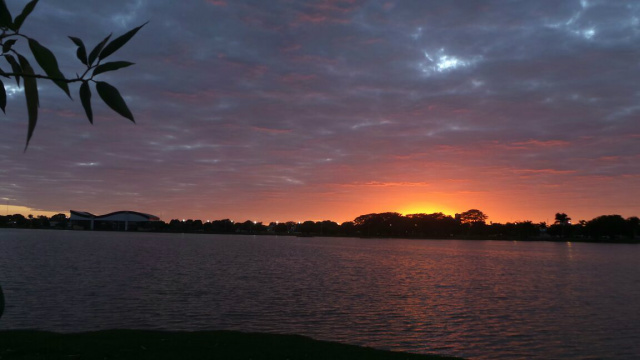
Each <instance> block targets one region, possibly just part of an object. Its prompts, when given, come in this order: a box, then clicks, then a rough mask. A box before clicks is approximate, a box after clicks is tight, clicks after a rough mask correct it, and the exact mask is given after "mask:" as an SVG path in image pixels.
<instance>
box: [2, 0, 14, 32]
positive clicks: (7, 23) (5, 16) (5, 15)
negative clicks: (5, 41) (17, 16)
mask: <svg viewBox="0 0 640 360" xmlns="http://www.w3.org/2000/svg"><path fill="white" fill-rule="evenodd" d="M12 26H13V20H12V19H11V13H10V12H9V9H7V4H5V3H4V0H0V27H3V28H11V27H12Z"/></svg>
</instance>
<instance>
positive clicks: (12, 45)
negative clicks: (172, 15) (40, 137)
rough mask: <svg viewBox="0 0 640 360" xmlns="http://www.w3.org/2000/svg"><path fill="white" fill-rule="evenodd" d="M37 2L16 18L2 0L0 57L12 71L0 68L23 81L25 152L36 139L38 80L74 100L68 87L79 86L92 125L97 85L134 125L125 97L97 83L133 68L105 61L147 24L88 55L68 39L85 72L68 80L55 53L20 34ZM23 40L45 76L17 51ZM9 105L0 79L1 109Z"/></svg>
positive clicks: (1, 72) (78, 43)
mask: <svg viewBox="0 0 640 360" xmlns="http://www.w3.org/2000/svg"><path fill="white" fill-rule="evenodd" d="M37 3H38V0H32V1H30V2H28V3H27V5H25V7H24V9H23V10H22V12H21V13H20V15H18V16H16V17H15V18H13V17H12V15H11V13H10V12H9V9H8V8H7V5H6V3H5V1H4V0H0V31H1V33H0V47H1V51H2V52H1V53H0V57H2V58H3V59H4V60H5V61H6V62H7V65H8V66H9V67H10V68H11V70H10V71H5V70H4V69H2V67H0V76H1V77H4V78H7V79H10V78H15V81H16V83H17V85H18V86H20V82H21V81H22V86H23V87H24V93H25V96H26V101H27V114H28V118H29V125H28V132H27V141H26V144H25V151H26V149H27V147H28V146H29V141H30V140H31V137H32V136H33V132H34V130H35V128H36V124H37V122H38V107H39V106H40V104H39V95H38V84H37V80H38V79H45V80H50V81H52V82H53V83H54V84H55V85H56V86H58V87H59V88H60V89H61V90H62V91H63V92H64V93H65V94H66V95H67V96H68V97H69V98H71V90H70V89H69V84H72V83H80V88H79V96H80V102H81V104H82V107H83V109H84V112H85V114H86V116H87V118H88V119H89V122H91V123H92V124H93V109H92V106H91V87H90V84H94V86H95V90H96V92H97V93H98V96H99V97H100V98H101V99H102V101H104V103H105V104H106V105H107V106H109V107H110V108H111V109H112V110H113V111H115V112H116V113H118V114H120V115H121V116H123V117H125V118H127V119H129V120H131V121H132V122H134V123H135V120H134V118H133V114H132V113H131V111H130V110H129V107H128V106H127V104H126V102H125V101H124V99H123V98H122V95H120V92H119V91H118V90H117V89H116V88H115V87H113V86H112V85H110V84H108V83H106V82H104V81H98V80H96V79H95V77H96V76H97V75H99V74H103V73H105V72H110V71H115V70H119V69H122V68H125V67H128V66H131V65H133V63H131V62H127V61H111V62H105V59H106V58H107V57H109V56H110V55H112V54H113V53H115V52H116V51H118V50H119V49H120V48H121V47H122V46H124V45H125V44H126V43H127V42H128V41H129V40H131V38H132V37H133V36H134V35H135V34H136V33H137V32H138V30H140V29H141V28H142V27H143V26H144V25H146V23H145V24H142V25H140V26H138V27H136V28H133V29H131V30H129V31H128V32H126V33H125V34H124V35H121V36H119V37H117V38H115V39H113V40H111V41H109V40H110V39H111V34H110V35H108V36H107V37H106V38H104V39H103V40H102V41H100V42H99V43H98V44H97V45H96V46H94V47H93V48H92V50H91V51H90V52H89V53H88V54H87V48H86V47H85V44H84V42H83V41H82V40H81V39H80V38H78V37H73V36H69V39H70V40H71V41H72V42H73V43H74V44H75V45H76V46H77V50H76V57H77V58H78V60H79V61H80V62H81V63H82V64H83V65H84V66H85V69H84V71H83V72H82V74H81V75H78V74H76V77H72V78H67V77H66V76H65V75H64V74H62V72H61V71H60V68H59V67H58V61H57V59H56V56H55V55H54V54H53V52H51V51H50V50H49V49H47V48H46V47H45V46H44V45H42V44H41V43H40V42H39V41H37V40H36V39H33V38H31V37H29V36H27V35H25V34H22V33H21V32H20V29H21V27H22V25H23V24H24V21H25V20H26V19H27V17H28V16H29V14H31V12H32V11H33V9H34V8H35V6H36V5H37ZM22 40H24V41H26V43H27V45H28V47H29V50H30V51H31V54H32V56H33V59H35V62H36V63H37V64H38V65H39V66H40V68H41V69H42V70H43V71H44V74H39V73H37V72H36V71H35V70H34V68H33V66H32V65H31V64H32V63H31V61H29V59H27V57H25V55H24V54H23V53H22V52H20V51H19V50H18V48H17V46H16V45H17V44H18V43H19V42H20V41H22ZM6 105H7V94H6V91H5V88H4V82H3V81H2V80H0V109H2V111H3V112H5V113H6Z"/></svg>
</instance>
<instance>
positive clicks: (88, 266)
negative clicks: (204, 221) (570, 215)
mask: <svg viewBox="0 0 640 360" xmlns="http://www.w3.org/2000/svg"><path fill="white" fill-rule="evenodd" d="M0 284H1V285H2V287H3V288H4V291H5V297H6V302H7V305H6V309H5V314H4V316H3V318H2V319H0V330H7V329H41V330H51V331H58V332H78V331H90V330H100V329H111V328H132V329H133V328H135V329H165V330H218V329H227V330H241V331H251V332H254V331H257V332H273V333H290V334H300V335H306V336H310V337H313V338H315V339H320V340H332V341H340V342H344V343H349V344H355V345H366V346H372V347H376V348H381V349H390V350H398V351H408V352H415V353H436V354H446V355H453V356H460V357H466V358H471V359H515V358H527V359H548V358H552V359H598V358H605V359H637V358H640V246H638V245H627V244H587V243H551V242H510V241H461V240H460V241H458V240H397V239H352V238H319V237H317V238H296V237H277V236H244V235H238V236H226V235H193V234H156V233H116V232H83V231H46V230H13V229H0Z"/></svg>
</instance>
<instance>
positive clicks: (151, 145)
mask: <svg viewBox="0 0 640 360" xmlns="http://www.w3.org/2000/svg"><path fill="white" fill-rule="evenodd" d="M9 5H10V6H14V5H12V4H9ZM12 11H14V13H15V12H17V11H19V9H17V10H16V9H13V8H12ZM32 16H33V19H31V20H32V21H27V23H26V24H25V28H24V33H26V34H33V36H34V37H36V38H38V39H42V42H43V44H45V45H46V46H47V47H49V48H50V49H52V50H53V51H54V52H55V53H56V54H60V55H59V56H58V61H59V63H60V64H61V68H62V70H63V72H64V73H65V74H67V75H69V76H70V75H71V74H75V73H76V72H81V71H82V69H83V68H82V66H81V64H79V62H78V61H77V59H76V58H75V47H74V45H73V44H72V43H71V42H70V41H69V39H68V38H66V36H67V35H76V36H80V37H81V38H82V39H83V40H84V41H85V43H86V44H87V46H88V47H92V46H94V45H95V44H96V43H97V42H99V41H100V40H101V39H103V38H104V37H105V36H106V35H108V34H109V33H110V32H114V36H115V35H117V34H121V33H123V32H124V31H126V30H128V29H129V28H131V27H133V26H137V25H138V24H142V23H144V22H145V21H147V20H150V22H149V24H148V25H147V26H145V28H143V29H142V30H141V31H140V32H139V33H138V35H136V37H134V38H133V39H132V40H131V41H130V43H129V44H127V45H126V46H125V47H123V48H122V50H121V52H118V53H117V54H115V55H113V57H114V60H129V61H133V62H135V63H136V65H135V66H132V67H130V68H127V69H123V70H122V71H118V72H114V73H112V74H104V76H105V77H104V79H105V80H106V81H109V82H110V83H112V84H113V85H114V86H116V87H117V88H118V89H119V90H120V91H121V93H122V94H123V95H124V96H125V100H126V101H127V103H128V104H129V106H130V108H131V110H132V111H133V113H134V115H135V116H136V120H137V124H136V125H132V124H130V123H129V122H128V121H127V120H125V119H122V118H120V117H119V116H118V115H117V114H115V113H113V112H112V111H111V109H109V108H108V107H106V106H105V105H104V104H102V103H101V100H100V99H99V97H98V96H95V92H94V97H93V98H92V101H93V103H94V111H95V114H96V121H95V124H94V125H93V126H90V125H89V124H88V123H87V121H86V119H85V116H84V113H83V110H82V107H81V105H80V104H79V102H78V101H77V100H76V101H69V100H68V99H66V97H65V95H64V94H63V93H62V92H61V91H60V90H59V89H57V88H56V87H55V86H53V85H52V84H49V83H47V82H45V81H40V82H39V89H40V95H41V98H40V100H41V118H40V121H39V124H38V128H37V130H36V133H35V135H34V138H33V141H32V143H31V145H30V148H29V150H28V151H27V153H26V154H22V149H23V147H24V140H25V138H26V111H25V109H24V100H23V94H22V92H21V88H19V87H17V86H16V84H15V82H10V81H5V88H6V90H7V93H8V95H9V96H8V109H7V115H6V117H5V119H3V121H5V122H6V125H7V126H5V127H3V131H2V133H1V134H0V144H1V145H0V147H1V148H2V152H0V169H1V170H0V197H10V198H12V199H16V201H17V202H18V203H20V204H25V205H28V206H31V207H34V208H43V209H51V208H55V209H58V208H87V204H91V205H92V206H95V207H96V209H87V210H92V211H93V212H96V213H102V212H109V211H113V210H120V209H121V208H122V207H123V205H122V204H127V206H126V207H135V209H133V210H139V211H144V212H149V213H154V212H155V213H160V212H164V213H165V216H169V217H192V218H198V217H205V215H200V214H203V213H206V214H207V215H206V217H212V218H215V217H216V216H218V217H220V218H223V217H229V216H231V214H235V215H234V217H241V216H242V215H241V214H244V213H247V214H248V213H252V214H256V213H258V212H260V213H262V214H264V215H261V216H262V217H263V218H267V217H268V216H269V212H270V211H272V209H273V207H271V206H268V201H267V200H264V199H263V198H260V196H265V197H268V198H269V199H274V198H277V199H286V198H291V197H294V198H302V197H305V198H313V200H314V201H316V205H315V208H314V210H313V211H311V210H310V214H311V213H313V214H315V215H317V214H318V213H322V212H323V211H326V217H327V218H331V217H332V213H331V212H332V211H338V210H331V209H336V208H337V206H336V203H347V202H349V203H350V204H359V202H358V201H357V200H355V199H357V198H358V196H359V195H358V194H360V196H365V194H368V195H371V194H372V193H371V191H391V192H393V195H394V196H396V198H397V199H405V200H406V199H408V198H409V196H408V195H406V194H404V193H402V194H401V193H400V189H408V190H406V191H407V192H410V191H416V190H417V188H419V187H420V186H422V185H419V184H425V186H427V184H433V185H432V186H435V187H438V186H442V187H444V188H447V190H448V191H450V192H448V194H457V192H464V191H471V192H474V193H479V194H480V193H481V194H484V193H487V192H491V191H495V192H497V193H499V194H503V193H506V192H508V191H512V193H510V194H511V195H510V196H511V197H509V196H506V195H505V196H504V199H505V200H501V201H504V204H507V203H508V201H512V200H513V199H516V198H515V197H514V196H517V197H519V199H525V198H527V196H528V195H526V194H529V193H530V194H538V196H539V198H540V199H543V200H544V199H546V201H547V202H548V203H549V204H551V205H541V206H545V209H547V211H549V212H553V211H554V209H551V208H552V207H553V206H555V205H556V204H557V200H556V199H557V198H558V197H557V196H558V193H555V192H552V191H551V190H548V191H547V190H540V189H541V188H544V189H555V187H556V186H559V187H563V186H562V185H563V184H567V183H570V184H571V187H572V189H574V188H575V189H577V190H572V191H571V196H570V197H569V195H567V199H570V200H571V201H575V202H576V203H580V204H582V202H581V201H582V200H575V199H578V198H579V195H580V194H579V193H578V192H579V191H582V192H583V193H581V194H582V196H585V197H586V198H590V199H597V201H596V200H593V203H598V204H602V205H599V206H602V207H601V208H599V209H602V210H598V209H595V210H593V211H592V213H593V214H594V215H599V214H597V212H599V211H604V210H605V209H611V208H615V206H620V208H624V209H628V208H631V204H630V202H631V200H629V199H631V198H633V196H631V195H633V194H638V193H640V188H639V187H638V186H639V185H638V184H636V183H634V182H633V181H632V180H629V179H633V178H634V176H636V175H637V174H640V165H638V164H640V162H638V161H637V155H638V154H639V153H640V144H639V143H638V141H637V140H638V138H637V136H638V134H640V128H639V125H638V122H637V121H636V120H637V119H636V118H637V113H638V111H637V110H638V104H639V103H640V90H639V89H638V85H637V81H636V79H637V76H636V75H637V64H638V59H640V50H638V47H637V46H636V45H637V43H638V41H640V21H639V20H638V19H640V5H636V4H634V3H630V2H598V1H589V2H577V1H554V2H525V1H519V2H509V3H500V2H491V1H488V2H427V1H399V2H395V1H394V2H392V1H386V2H378V3H376V2H361V1H328V0H322V1H309V2H286V1H284V2H272V1H269V2H266V1H265V2H263V1H243V2H231V1H221V0H216V1H202V2H194V3H192V4H188V5H187V4H186V3H183V2H175V1H167V0H156V1H150V0H147V1H142V0H139V1H133V2H123V1H109V2H104V1H97V0H90V1H84V2H77V1H69V0H60V1H56V2H45V3H39V4H38V6H37V7H36V10H35V11H34V13H33V15H32ZM51 29H55V31H52V30H51ZM5 67H6V66H5ZM72 91H73V94H74V98H77V96H76V95H75V94H77V91H78V89H77V87H73V90H72ZM91 164H94V165H91ZM616 176H618V177H620V178H616ZM598 177H603V178H607V179H611V178H616V181H615V182H611V183H610V184H608V183H607V182H606V181H596V180H595V179H596V178H598ZM622 177H624V178H622ZM52 183H54V184H56V191H55V192H52V191H46V190H44V189H46V188H47V187H49V186H50V184H52ZM334 184H358V185H359V186H361V187H362V188H363V189H364V188H367V189H369V190H362V193H360V192H359V191H358V190H357V188H358V186H355V185H354V186H351V187H349V191H350V192H352V193H349V194H347V193H345V192H342V191H345V189H344V188H343V187H341V186H336V187H334ZM367 184H368V185H367ZM376 184H377V185H376ZM383 184H384V185H388V186H382V185H383ZM623 185H624V186H625V189H626V192H628V194H631V195H630V196H627V197H624V198H621V197H618V196H614V195H611V194H613V193H615V191H617V190H619V189H620V188H621V187H620V186H623ZM374 188H375V190H373V189H374ZM265 189H268V191H266V190H265ZM332 191H335V192H337V194H338V195H336V194H334V195H333V196H331V198H330V199H328V198H327V199H323V196H324V195H326V194H329V193H331V194H333V193H332ZM553 191H555V190H553ZM376 194H377V196H382V195H381V193H376ZM403 194H404V195H403ZM523 194H525V195H523ZM450 196H452V198H455V199H458V198H457V197H456V196H457V195H450ZM478 196H480V195H478ZM327 197H328V196H327ZM603 198H606V199H607V200H606V201H605V200H603V201H601V200H600V199H603ZM238 199H241V200H242V201H238ZM480 200H482V199H480V198H477V199H474V200H473V201H480ZM543 200H540V201H541V202H542V203H543V202H544V201H543ZM283 201H284V200H283ZM389 201H390V202H389V203H386V202H385V204H387V205H388V206H392V205H391V204H392V201H393V200H389ZM398 201H400V200H398ZM456 201H458V200H456ZM459 201H464V200H463V199H462V198H460V200H459ZM469 201H471V200H469ZM522 201H524V200H522ZM567 201H569V200H567ZM444 202H445V201H443V203H444ZM366 204H367V206H369V205H370V206H373V204H372V203H369V202H366ZM129 205H130V206H129ZM307 205H309V206H310V207H311V206H312V205H311V203H309V204H307ZM449 205H450V206H454V205H453V200H452V201H451V202H450V204H449ZM469 205H471V204H469ZM476 205H477V203H474V206H476ZM480 205H481V204H480ZM480 205H477V206H478V207H480ZM282 206H283V207H284V206H285V205H284V203H283V205H282ZM491 206H494V205H491ZM495 206H496V209H492V211H491V213H492V216H495V217H499V216H501V213H500V210H499V209H497V205H495ZM504 206H505V207H507V205H504ZM547 206H548V208H547ZM364 207H365V202H362V207H361V208H359V207H357V206H356V205H349V206H346V205H345V209H346V210H344V214H345V215H340V216H342V219H343V220H348V215H346V213H347V212H351V213H350V214H351V215H354V216H356V215H359V214H358V213H357V212H359V211H362V213H365V212H371V211H370V210H371V209H365V208H364ZM460 207H463V209H460V210H462V211H463V210H466V209H465V208H470V207H472V206H464V205H463V204H461V205H460ZM522 211H524V210H522ZM508 213H509V212H508V211H504V212H503V214H508ZM315 215H314V216H315ZM274 216H275V215H274ZM585 216H587V215H585ZM522 217H526V216H525V215H523V216H522ZM336 220H339V219H336Z"/></svg>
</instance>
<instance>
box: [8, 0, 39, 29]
mask: <svg viewBox="0 0 640 360" xmlns="http://www.w3.org/2000/svg"><path fill="white" fill-rule="evenodd" d="M37 3H38V0H32V1H30V2H29V3H28V4H27V5H25V6H24V9H22V13H20V15H18V16H16V18H15V20H14V22H13V25H14V28H15V29H16V31H17V30H20V27H21V26H22V23H23V22H24V20H25V19H26V18H27V16H29V14H31V12H32V11H33V8H34V7H36V4H37Z"/></svg>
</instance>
